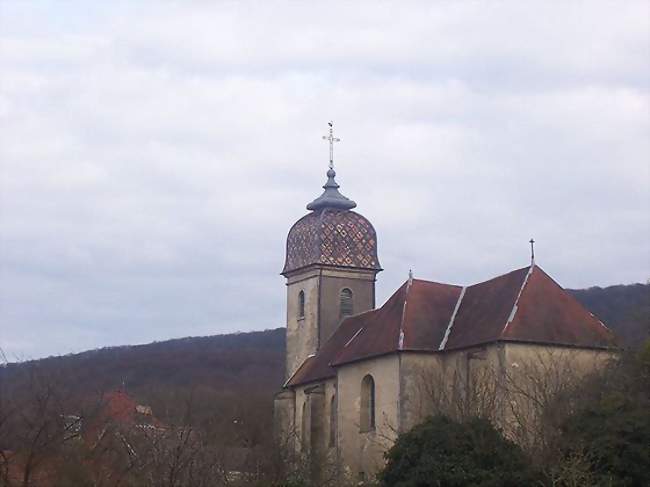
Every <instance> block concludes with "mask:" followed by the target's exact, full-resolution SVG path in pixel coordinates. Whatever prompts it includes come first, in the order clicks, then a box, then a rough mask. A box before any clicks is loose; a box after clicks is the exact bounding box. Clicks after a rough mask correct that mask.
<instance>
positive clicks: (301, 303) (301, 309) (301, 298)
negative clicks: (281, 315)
mask: <svg viewBox="0 0 650 487" xmlns="http://www.w3.org/2000/svg"><path fill="white" fill-rule="evenodd" d="M304 317H305V291H300V292H299V293H298V318H304Z"/></svg>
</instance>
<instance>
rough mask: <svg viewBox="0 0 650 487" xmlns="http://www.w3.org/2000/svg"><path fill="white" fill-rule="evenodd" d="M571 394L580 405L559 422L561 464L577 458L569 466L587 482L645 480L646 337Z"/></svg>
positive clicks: (649, 435)
mask: <svg viewBox="0 0 650 487" xmlns="http://www.w3.org/2000/svg"><path fill="white" fill-rule="evenodd" d="M575 394H576V395H578V396H580V398H581V400H580V403H581V404H580V405H579V407H578V408H577V411H576V412H575V413H574V414H572V415H570V416H569V417H568V418H567V419H566V420H565V421H564V424H563V426H562V432H561V435H560V438H559V441H560V444H561V445H560V448H559V449H560V450H561V451H562V453H563V456H564V462H563V463H562V464H561V466H563V465H565V464H566V463H567V462H566V460H567V459H568V461H569V462H568V463H569V465H572V463H573V462H574V461H575V460H576V459H579V460H580V462H578V466H579V467H581V469H572V470H573V471H576V470H582V472H580V471H579V472H578V473H579V474H581V475H582V476H583V478H584V479H585V483H586V484H588V485H591V486H598V487H600V486H603V487H609V486H613V485H615V486H620V487H627V486H630V487H633V486H637V485H639V486H640V485H650V341H647V342H646V343H645V347H644V348H642V349H641V350H640V351H638V352H636V353H626V354H623V355H622V356H621V358H620V360H619V361H618V362H617V363H616V364H614V365H613V366H611V367H610V368H608V369H607V370H605V371H604V372H603V373H602V374H600V375H598V376H596V378H595V380H591V381H589V380H588V381H585V384H584V385H583V387H582V388H581V389H579V390H578V391H576V392H575ZM569 473H573V472H572V471H570V472H569ZM572 483H573V482H567V481H565V482H563V484H565V485H570V484H572Z"/></svg>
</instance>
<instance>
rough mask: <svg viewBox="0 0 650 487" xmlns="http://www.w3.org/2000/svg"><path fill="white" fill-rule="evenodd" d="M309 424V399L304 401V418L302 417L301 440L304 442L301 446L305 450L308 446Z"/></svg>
mask: <svg viewBox="0 0 650 487" xmlns="http://www.w3.org/2000/svg"><path fill="white" fill-rule="evenodd" d="M308 426H309V421H308V419H307V401H305V402H303V403H302V418H300V441H301V443H302V445H301V448H302V449H303V450H304V449H306V448H307V427H308Z"/></svg>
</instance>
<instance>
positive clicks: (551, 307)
mask: <svg viewBox="0 0 650 487" xmlns="http://www.w3.org/2000/svg"><path fill="white" fill-rule="evenodd" d="M324 138H327V139H328V140H329V142H330V166H329V170H328V171H327V182H326V183H325V185H324V186H323V188H324V192H323V193H322V195H321V196H319V197H318V198H316V199H315V200H314V201H312V202H311V203H309V204H308V205H307V210H309V213H307V214H306V215H305V216H303V217H302V218H300V219H299V220H298V221H297V222H296V223H295V224H294V225H293V226H292V227H291V229H290V230H289V234H288V236H287V243H286V259H285V264H284V269H283V270H282V275H283V276H284V277H285V278H286V285H287V332H286V333H287V337H286V344H287V345H286V377H285V379H286V382H285V383H284V384H283V386H282V390H281V391H280V392H279V393H278V394H276V396H275V405H274V421H275V427H276V431H277V432H278V435H279V436H281V437H282V438H283V441H284V442H285V444H287V445H289V448H290V449H291V450H293V451H294V452H295V453H296V454H299V455H303V456H304V457H305V458H309V463H310V465H311V475H313V476H316V477H318V476H323V475H325V474H324V473H323V470H324V469H325V468H328V467H329V466H335V469H336V475H338V476H340V478H341V479H346V480H350V481H352V482H363V481H366V480H372V479H373V478H374V475H375V474H376V473H377V472H378V471H379V470H380V469H381V468H382V466H383V464H384V457H383V454H384V452H385V451H386V450H387V449H388V448H390V446H391V444H392V443H393V442H394V440H395V438H396V437H397V435H398V434H399V433H401V432H404V431H407V430H409V429H410V428H411V427H413V426H414V425H416V424H418V423H419V422H420V421H422V420H423V419H424V418H425V417H426V416H427V415H429V414H432V412H433V411H434V409H432V408H433V402H435V401H433V402H432V401H431V396H432V394H431V392H433V394H434V395H435V394H437V393H439V392H442V390H443V389H444V390H453V389H455V388H457V384H460V387H459V390H460V391H461V393H460V394H458V395H455V396H453V401H456V402H460V401H461V400H463V398H464V400H466V402H467V403H468V404H469V402H470V401H469V399H468V398H469V397H470V396H471V394H470V393H469V392H468V391H469V389H470V388H471V387H474V388H476V384H477V379H476V377H478V375H477V374H478V373H479V372H480V371H486V370H490V371H491V372H492V373H493V375H492V376H493V377H494V378H495V382H494V383H495V384H496V386H495V388H494V390H495V391H497V392H495V397H494V400H493V401H491V402H490V405H489V407H490V410H491V411H490V413H491V417H493V418H494V419H495V421H496V422H498V423H499V425H500V426H501V427H502V428H503V429H504V431H506V432H507V431H508V425H511V424H512V423H513V420H514V419H515V418H516V417H518V416H523V415H521V414H515V413H517V412H521V411H522V408H525V407H526V406H525V405H524V404H518V403H517V401H516V400H513V398H511V397H506V392H505V391H506V389H507V388H506V387H505V386H504V384H505V383H506V382H507V381H508V380H510V379H511V378H513V377H514V378H515V379H514V380H524V379H523V374H522V370H524V369H525V367H524V364H526V363H531V362H533V361H535V362H536V363H538V364H540V365H541V366H543V367H544V368H547V366H549V364H550V365H554V366H558V364H559V363H561V362H562V360H560V358H562V359H565V358H567V357H568V358H570V359H571V365H570V367H569V369H570V371H572V372H573V371H580V372H581V373H584V372H587V371H588V370H590V369H592V368H593V367H595V366H597V364H598V363H602V360H604V359H605V358H608V357H611V354H612V353H613V352H612V351H613V350H615V341H614V336H613V334H612V332H611V331H610V330H609V329H608V328H607V327H606V326H605V325H604V324H603V323H602V322H601V321H600V320H598V319H597V318H596V317H595V316H594V315H592V314H591V313H590V312H589V311H587V310H586V309H585V308H584V307H583V306H582V305H581V304H580V303H579V302H578V301H577V300H576V299H575V298H573V297H572V296H571V295H570V294H569V293H567V292H566V291H565V290H564V289H563V288H562V287H561V286H560V285H559V284H557V283H556V282H555V281H554V280H553V279H552V278H551V277H550V276H549V275H548V274H547V273H546V272H544V270H542V269H541V268H540V267H539V266H538V265H536V264H535V261H534V256H533V258H532V259H531V263H530V265H528V266H526V267H523V268H519V269H515V270H512V271H510V272H506V273H504V274H503V275H500V276H497V277H494V278H493V279H490V280H488V281H485V282H481V283H477V284H473V285H468V286H460V285H452V284H445V283H440V282H435V281H428V280H422V279H414V278H413V277H412V276H409V278H408V280H406V282H404V283H403V284H402V286H400V287H399V289H397V290H395V292H394V293H393V295H392V296H391V297H390V298H388V300H387V301H386V302H385V303H383V304H381V306H379V307H377V306H376V303H375V281H376V279H377V274H378V273H379V272H381V271H382V268H381V265H380V261H379V258H378V253H377V234H376V232H375V229H374V228H373V226H372V224H371V223H370V221H368V220H367V219H366V218H364V217H363V216H362V215H361V214H359V213H357V212H355V211H353V209H354V208H355V207H356V206H357V205H356V203H355V202H354V201H352V200H351V199H348V198H347V197H345V196H343V195H342V194H341V192H339V185H338V184H337V182H336V179H335V178H336V173H335V171H334V167H333V155H332V145H333V142H335V141H337V140H338V139H335V138H334V137H333V133H332V128H331V124H330V132H329V137H324ZM517 374H520V378H519V379H516V377H517ZM557 375H558V376H563V375H566V374H560V373H558V374H557ZM434 378H436V380H437V382H436V381H435V380H434ZM463 391H464V392H463ZM437 397H440V394H438V396H437ZM447 397H452V395H447ZM513 404H514V405H515V406H517V407H518V408H519V409H518V410H516V411H515V410H514V409H513V407H514V406H513ZM468 407H470V408H471V407H472V406H468ZM513 411H514V412H513ZM512 431H513V435H514V434H515V433H516V429H515V428H514V427H513V428H512ZM328 475H330V474H328ZM339 483H340V484H341V485H343V484H344V483H345V482H344V481H343V480H340V481H339Z"/></svg>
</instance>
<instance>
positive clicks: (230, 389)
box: [4, 284, 650, 412]
mask: <svg viewBox="0 0 650 487" xmlns="http://www.w3.org/2000/svg"><path fill="white" fill-rule="evenodd" d="M569 291H570V292H571V293H572V294H573V295H574V296H575V297H576V298H577V299H578V300H579V301H581V302H582V303H583V305H584V306H585V307H587V309H589V310H590V311H592V312H593V313H594V314H595V315H596V316H598V317H599V318H600V319H601V320H602V321H603V322H605V323H606V324H607V326H609V327H610V328H611V329H612V330H614V331H615V332H616V333H617V334H618V335H619V337H620V338H621V340H622V343H623V344H624V345H625V346H632V347H633V346H635V345H636V344H639V343H641V342H642V341H643V339H644V338H645V337H647V336H648V335H649V327H650V318H649V316H650V285H649V284H631V285H618V286H610V287H606V288H600V287H592V288H588V289H579V290H569ZM284 350H285V329H284V328H276V329H270V330H265V331H256V332H248V333H233V334H227V335H215V336H207V337H188V338H180V339H173V340H166V341H161V342H154V343H149V344H146V345H133V346H129V345H126V346H119V347H107V348H102V349H97V350H90V351H87V352H83V353H78V354H73V355H65V356H60V357H49V358H45V359H40V360H37V361H33V362H25V363H23V364H9V365H8V366H7V367H6V368H5V370H4V373H5V374H6V375H11V373H12V370H14V369H16V368H19V367H21V366H24V365H27V364H32V365H38V367H39V368H54V369H61V370H69V371H74V374H71V376H74V377H75V382H76V384H75V387H76V388H78V389H86V390H89V391H98V390H112V389H117V388H122V389H124V390H126V391H127V392H129V393H130V394H132V395H134V396H135V397H136V398H138V399H139V400H140V401H141V402H145V403H148V404H149V403H151V405H152V406H154V409H159V408H160V407H164V410H165V411H169V412H173V410H174V407H173V406H171V405H170V403H167V401H173V397H174V396H175V395H177V394H179V393H183V394H187V393H189V392H193V393H194V394H198V395H201V394H205V393H206V392H207V391H208V390H209V391H212V394H214V395H215V396H218V397H219V400H220V401H221V400H226V399H228V398H229V397H235V396H238V395H240V394H243V395H245V396H250V395H255V396H259V397H266V398H268V399H267V401H268V403H269V404H270V398H271V396H272V394H273V392H275V391H276V390H277V389H278V388H279V387H280V386H281V385H282V381H283V377H284ZM156 406H157V407H156Z"/></svg>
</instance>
